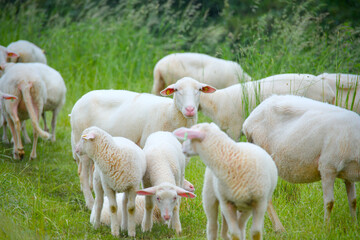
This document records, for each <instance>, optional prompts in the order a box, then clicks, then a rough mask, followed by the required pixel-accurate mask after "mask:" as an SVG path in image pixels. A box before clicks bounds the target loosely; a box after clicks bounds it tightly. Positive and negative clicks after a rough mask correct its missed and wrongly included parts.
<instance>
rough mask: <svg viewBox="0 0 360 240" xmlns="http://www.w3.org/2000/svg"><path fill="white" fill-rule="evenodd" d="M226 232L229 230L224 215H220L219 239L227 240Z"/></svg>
mask: <svg viewBox="0 0 360 240" xmlns="http://www.w3.org/2000/svg"><path fill="white" fill-rule="evenodd" d="M228 231H229V228H228V225H227V222H226V219H225V217H224V215H223V214H221V237H222V238H223V239H224V240H229V236H228Z"/></svg>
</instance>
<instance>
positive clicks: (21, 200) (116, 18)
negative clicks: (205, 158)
mask: <svg viewBox="0 0 360 240" xmlns="http://www.w3.org/2000/svg"><path fill="white" fill-rule="evenodd" d="M131 2H132V1H125V3H123V5H122V8H120V7H118V8H114V9H109V8H107V7H106V6H105V5H101V3H100V5H99V6H95V7H92V8H89V9H88V10H80V11H78V15H76V21H73V20H74V16H73V15H71V14H70V13H69V14H67V15H66V14H65V15H61V14H60V15H56V14H54V13H52V14H50V18H47V12H45V11H44V10H42V9H41V8H39V7H36V6H35V5H34V4H31V3H27V4H23V5H22V7H21V8H19V9H16V8H15V7H13V6H11V5H6V7H4V9H2V11H1V13H0V22H1V27H0V35H1V42H0V44H1V45H5V46H7V45H8V44H9V43H10V42H12V41H16V40H18V39H27V40H29V41H32V42H34V43H36V44H37V45H39V46H41V47H42V48H43V49H45V50H46V52H47V58H48V63H49V65H50V66H51V67H53V68H55V69H56V70H58V71H59V72H60V73H61V74H62V76H63V78H64V80H65V82H66V86H67V89H68V91H67V99H66V104H65V106H64V108H63V109H62V111H61V113H60V115H59V118H58V124H57V133H56V134H57V141H56V142H55V143H51V142H45V141H42V140H40V141H39V144H38V148H37V156H38V158H37V159H35V160H33V161H29V160H28V158H29V153H30V151H31V145H26V146H25V151H26V155H25V159H24V160H21V161H15V160H13V159H12V158H11V156H12V154H11V152H12V146H11V145H7V144H2V143H1V144H0V219H1V220H0V239H117V238H115V237H113V236H111V234H110V228H108V227H105V226H104V227H101V228H100V229H99V230H94V229H93V227H92V226H91V224H90V222H89V219H90V211H88V210H87V209H86V207H85V201H84V197H83V194H82V192H81V190H80V183H79V178H78V175H77V166H76V163H75V162H74V160H73V159H72V154H71V145H70V131H71V128H70V123H69V118H68V114H69V113H70V112H71V109H72V106H73V105H74V103H75V102H76V101H77V100H78V99H79V98H80V97H81V96H82V95H83V94H85V93H86V92H88V91H91V90H94V89H110V88H113V89H128V90H132V91H137V92H150V90H151V87H152V81H153V80H152V70H153V67H154V65H155V63H156V62H157V60H159V59H160V58H161V57H163V56H164V55H166V54H169V53H172V52H177V51H181V52H183V51H195V52H204V53H208V54H210V55H214V56H218V57H223V58H226V59H232V60H237V61H238V62H239V63H240V64H241V65H242V67H243V68H244V69H245V71H246V72H248V73H249V75H251V76H252V77H253V78H254V79H259V78H262V77H267V76H269V75H273V74H279V73H290V72H300V73H311V74H320V73H322V72H324V71H327V72H344V73H353V74H359V72H360V71H359V70H360V64H359V62H360V61H359V56H360V46H359V45H360V43H359V42H360V41H359V29H355V28H351V27H349V26H346V25H341V26H338V27H337V28H336V29H335V30H333V31H331V32H325V31H324V30H323V29H321V28H320V27H319V26H318V24H317V23H318V21H320V19H319V18H320V16H319V17H316V16H315V14H314V12H312V11H311V10H309V9H306V4H304V6H300V7H299V8H298V10H297V8H295V6H294V4H291V3H289V4H288V5H289V7H288V8H287V11H289V9H290V10H291V9H293V10H294V14H293V15H291V16H288V15H287V14H286V11H285V10H284V13H283V15H282V16H281V17H274V16H267V15H264V16H263V18H260V19H258V22H257V23H251V24H248V23H246V24H247V25H246V24H245V22H244V25H243V26H239V28H241V29H244V31H242V32H241V34H239V35H231V34H230V33H228V32H227V30H226V29H225V26H224V25H223V24H222V23H221V22H216V23H215V22H212V23H211V24H210V23H209V21H210V20H209V19H207V18H205V16H203V15H201V12H200V11H199V10H198V7H196V6H193V5H191V4H189V5H188V7H187V9H188V11H187V12H186V14H185V13H181V12H174V10H172V9H171V8H170V7H169V6H167V5H166V4H165V5H160V6H158V7H157V6H156V4H155V3H154V4H152V3H148V4H147V5H143V6H141V7H140V8H139V7H138V6H137V7H138V8H137V9H135V7H134V6H135V4H131ZM75 3H76V1H75ZM167 4H169V3H167ZM124 6H125V7H124ZM16 13H17V15H16ZM115 13H116V14H115ZM270 20H271V21H270ZM269 22H270V23H272V25H270V23H269ZM14 23H16V24H14ZM270 27H271V29H272V31H271V33H269V28H270ZM49 115H50V114H49ZM48 117H49V116H48ZM199 121H209V119H208V118H206V117H204V116H203V115H202V114H200V118H199ZM28 129H29V130H30V129H31V128H30V127H29V128H28ZM29 132H30V133H31V130H30V131H29ZM30 136H31V134H30ZM243 140H244V139H243ZM204 171H205V167H204V164H203V163H202V162H201V160H200V159H199V158H198V157H194V158H192V159H191V161H190V163H189V165H188V167H187V170H186V178H187V179H188V180H189V181H191V182H192V183H193V184H194V185H195V188H196V191H195V193H196V195H197V197H196V198H195V199H184V200H183V201H182V205H181V210H180V212H181V222H182V228H183V233H182V234H181V236H176V234H175V232H174V231H173V230H171V229H168V228H167V227H166V226H165V225H159V224H155V226H154V228H153V230H152V232H151V233H142V232H141V229H140V228H139V227H138V228H137V232H136V234H137V238H138V239H163V238H171V239H205V238H206V216H205V213H204V211H203V208H202V198H201V191H202V184H203V174H204ZM357 191H358V192H359V191H360V189H359V186H357ZM357 200H358V202H360V201H359V200H360V199H359V197H358V198H357ZM273 203H274V206H275V208H276V210H277V213H278V215H279V217H280V219H281V221H282V223H283V225H284V227H285V228H286V233H281V234H278V233H274V231H273V230H272V226H271V222H270V220H269V218H268V217H267V216H266V218H265V228H264V232H265V233H264V238H265V239H358V238H359V236H360V229H359V227H358V226H355V225H354V224H353V223H352V222H351V217H350V213H349V208H348V204H347V198H346V190H345V187H344V184H342V182H341V181H340V180H337V181H336V184H335V206H334V209H333V212H332V217H331V221H330V224H329V225H326V224H325V223H324V221H323V200H322V189H321V184H320V182H317V183H313V184H301V185H294V184H289V183H286V182H284V181H282V180H279V183H278V187H277V188H276V190H275V193H274V197H273ZM357 216H358V218H360V214H359V210H357ZM250 222H251V221H250ZM250 222H249V224H248V227H249V226H250ZM126 236H127V235H126V233H125V232H122V233H121V238H126Z"/></svg>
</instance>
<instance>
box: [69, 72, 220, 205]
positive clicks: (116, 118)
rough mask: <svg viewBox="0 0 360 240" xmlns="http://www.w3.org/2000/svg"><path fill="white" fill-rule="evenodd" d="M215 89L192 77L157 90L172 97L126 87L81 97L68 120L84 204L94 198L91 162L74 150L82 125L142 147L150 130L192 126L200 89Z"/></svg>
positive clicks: (95, 92) (169, 129) (89, 202)
mask: <svg viewBox="0 0 360 240" xmlns="http://www.w3.org/2000/svg"><path fill="white" fill-rule="evenodd" d="M215 90H216V89H215V88H213V87H211V86H209V85H206V84H203V83H199V82H198V81H196V80H194V79H192V78H182V79H180V80H178V81H177V82H176V83H175V84H172V85H170V86H168V87H167V88H165V89H164V90H163V91H162V92H161V93H162V94H163V95H164V96H170V95H174V99H168V98H164V97H159V96H154V95H152V94H147V93H141V94H140V93H136V92H131V91H126V90H97V91H91V92H89V93H87V94H85V95H84V96H82V97H81V98H80V99H79V100H78V101H77V102H76V103H75V105H74V107H73V109H72V111H71V114H70V116H71V120H70V122H71V129H72V130H71V145H72V147H73V157H74V159H75V161H76V162H77V163H78V165H79V168H78V173H79V175H80V184H81V188H82V191H83V193H84V196H85V201H86V206H87V207H88V208H89V209H91V208H92V205H93V201H94V200H93V196H92V193H91V190H90V186H89V180H88V179H89V169H90V165H91V161H90V160H89V159H88V158H87V157H86V156H84V157H79V156H77V154H76V153H74V146H75V145H76V143H77V142H78V141H79V139H80V136H81V132H82V131H83V130H84V129H85V128H87V127H90V126H98V127H100V128H102V129H104V130H105V131H107V132H108V133H110V134H111V135H112V136H121V137H126V138H128V139H130V140H132V141H133V142H135V143H136V144H137V145H139V146H140V147H144V144H145V141H146V138H147V137H148V136H149V135H150V134H151V133H153V132H156V131H173V130H175V129H177V128H179V127H181V126H188V127H189V126H192V125H194V124H195V123H196V121H197V107H198V104H199V96H200V92H203V93H212V92H214V91H215ZM90 179H91V175H90Z"/></svg>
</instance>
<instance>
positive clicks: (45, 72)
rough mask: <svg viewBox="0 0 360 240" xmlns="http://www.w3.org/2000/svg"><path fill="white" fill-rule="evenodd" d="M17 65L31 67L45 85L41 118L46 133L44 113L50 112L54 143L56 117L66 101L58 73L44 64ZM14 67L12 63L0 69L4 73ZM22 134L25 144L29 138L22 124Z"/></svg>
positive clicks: (62, 83)
mask: <svg viewBox="0 0 360 240" xmlns="http://www.w3.org/2000/svg"><path fill="white" fill-rule="evenodd" d="M17 64H27V65H29V66H31V67H33V68H34V69H36V70H37V71H38V72H39V74H40V76H41V80H42V81H43V82H44V83H45V86H46V92H47V99H46V102H45V104H44V109H43V113H42V118H43V120H44V129H45V131H48V127H47V124H46V116H45V112H46V111H51V112H52V120H51V141H52V142H54V141H55V140H56V136H55V127H56V119H57V115H58V114H59V112H60V110H61V108H62V107H63V105H64V103H65V99H66V98H65V96H66V86H65V82H64V80H63V78H62V77H61V75H60V73H59V72H58V71H56V70H55V69H53V68H51V67H49V66H48V65H46V64H43V63H17ZM14 65H15V64H14V63H7V64H4V65H3V66H1V69H3V71H4V72H5V73H6V72H7V71H8V69H10V68H11V67H12V66H14ZM23 133H24V137H25V142H29V141H30V140H27V139H29V137H28V135H27V132H26V128H25V125H24V124H23Z"/></svg>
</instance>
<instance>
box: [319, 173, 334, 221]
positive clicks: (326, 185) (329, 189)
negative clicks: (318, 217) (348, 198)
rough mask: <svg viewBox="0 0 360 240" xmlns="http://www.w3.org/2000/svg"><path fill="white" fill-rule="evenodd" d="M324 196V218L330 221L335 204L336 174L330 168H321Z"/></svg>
mask: <svg viewBox="0 0 360 240" xmlns="http://www.w3.org/2000/svg"><path fill="white" fill-rule="evenodd" d="M320 174H321V183H322V189H323V198H324V220H325V221H326V222H329V221H330V214H331V210H332V208H333V206H334V182H335V177H336V175H335V174H334V173H333V172H332V171H329V170H322V171H321V170H320Z"/></svg>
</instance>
